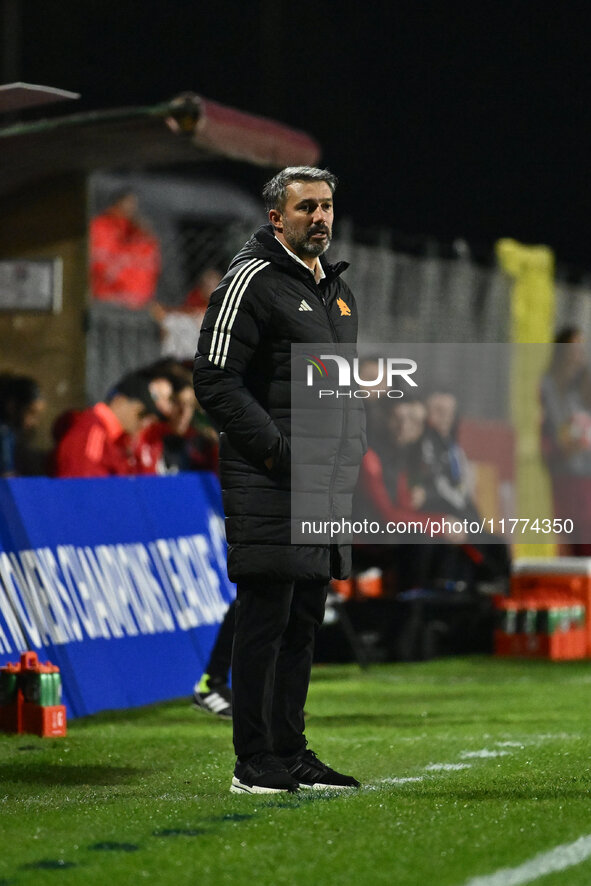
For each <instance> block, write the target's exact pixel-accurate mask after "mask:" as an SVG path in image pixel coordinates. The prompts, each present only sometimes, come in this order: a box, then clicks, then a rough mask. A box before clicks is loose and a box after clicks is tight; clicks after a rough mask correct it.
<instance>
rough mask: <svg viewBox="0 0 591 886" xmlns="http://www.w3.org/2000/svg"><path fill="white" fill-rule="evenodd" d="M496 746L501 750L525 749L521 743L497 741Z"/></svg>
mask: <svg viewBox="0 0 591 886" xmlns="http://www.w3.org/2000/svg"><path fill="white" fill-rule="evenodd" d="M495 744H496V745H497V746H498V747H499V748H523V747H524V745H523V742H521V741H495Z"/></svg>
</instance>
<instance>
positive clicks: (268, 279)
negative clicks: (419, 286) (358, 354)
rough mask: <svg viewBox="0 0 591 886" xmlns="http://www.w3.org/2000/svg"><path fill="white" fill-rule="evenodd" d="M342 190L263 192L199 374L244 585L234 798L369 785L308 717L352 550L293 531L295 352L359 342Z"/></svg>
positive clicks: (236, 652) (236, 657)
mask: <svg viewBox="0 0 591 886" xmlns="http://www.w3.org/2000/svg"><path fill="white" fill-rule="evenodd" d="M336 184H337V180H336V177H335V176H334V175H332V174H331V173H330V172H329V171H328V170H325V169H316V168H314V167H307V166H301V167H288V168H287V169H284V170H282V171H281V172H279V173H278V174H277V175H276V176H274V178H272V179H271V180H270V181H269V182H268V183H267V184H266V185H265V188H264V190H263V197H264V199H265V203H266V207H267V210H268V213H269V222H270V223H269V224H268V225H264V226H263V227H261V228H259V230H258V231H257V232H256V233H255V234H254V236H253V237H252V238H251V239H250V240H249V241H248V243H246V245H245V246H244V247H243V249H242V250H241V251H240V252H239V253H238V255H237V256H236V257H235V258H234V260H233V261H232V263H231V265H230V268H229V270H228V273H227V274H226V276H225V277H224V278H223V280H222V281H221V283H220V285H219V286H218V288H217V289H216V290H215V291H214V293H213V295H212V297H211V300H210V303H209V307H208V309H207V312H206V314H205V318H204V321H203V325H202V330H201V336H200V338H199V347H198V352H197V356H196V361H195V374H194V381H195V391H196V394H197V398H198V400H199V402H200V403H201V404H202V406H203V407H204V409H205V410H206V411H207V412H208V413H209V414H210V416H211V418H212V419H213V421H214V422H215V423H216V424H217V426H218V427H219V429H220V431H221V436H220V475H221V482H222V489H223V498H224V509H225V513H226V532H227V538H228V575H229V577H230V579H231V580H232V581H235V582H236V583H237V604H236V624H235V637H234V647H233V655H232V688H233V702H232V706H233V728H234V748H235V751H236V755H237V758H238V759H237V762H236V768H235V770H234V777H233V779H232V785H231V788H230V790H231V791H233V792H235V793H240V792H246V793H274V792H276V791H294V790H297V789H298V788H299V787H309V788H315V789H320V788H351V787H358V786H359V782H358V781H357V780H356V779H354V778H353V777H351V776H347V775H342V774H340V773H338V772H335V771H334V770H333V769H331V768H330V767H329V766H327V765H326V764H325V763H323V762H322V761H321V760H319V759H318V757H317V756H316V755H315V754H314V752H313V751H312V750H310V749H308V748H307V742H306V738H305V734H304V713H303V712H304V703H305V700H306V695H307V692H308V684H309V681H310V671H311V666H312V658H313V651H314V638H315V634H316V630H317V628H318V626H319V625H320V624H321V623H322V620H323V616H324V604H325V600H326V589H327V584H328V582H329V580H330V578H331V576H332V577H335V578H340V577H345V576H346V575H347V574H348V572H349V569H350V547H349V546H344V545H331V544H315V545H308V544H302V545H299V544H291V525H290V518H291V507H290V505H291V502H290V464H291V461H290V442H289V438H290V425H291V415H290V404H291V399H290V395H291V389H290V384H291V345H292V342H294V343H295V342H298V343H302V342H303V343H305V342H310V343H312V342H332V343H347V344H351V343H354V342H355V341H356V338H357V308H356V306H355V299H354V297H353V295H352V293H351V291H350V290H349V288H348V286H347V284H346V283H344V282H343V280H342V279H341V276H340V275H341V273H342V272H343V271H344V270H345V269H346V268H347V263H346V262H340V263H338V264H336V265H331V264H329V263H328V261H326V259H325V258H324V253H325V252H326V250H327V249H328V246H329V244H330V240H331V236H332V224H333V195H334V191H335V188H336ZM339 425H340V423H339ZM334 436H335V440H333V441H332V442H333V443H335V445H334V447H332V448H331V451H332V452H333V453H334V452H336V451H337V450H338V453H339V464H340V465H341V467H340V468H338V467H336V460H333V462H331V463H329V464H328V465H327V467H328V473H329V474H330V473H331V470H333V475H334V477H335V482H334V483H333V484H332V485H333V486H335V487H338V488H339V490H340V491H343V490H346V491H347V490H349V489H350V490H351V491H352V489H353V487H354V485H355V481H356V477H357V466H358V465H359V463H360V461H361V458H362V454H363V446H362V440H361V429H360V428H356V427H351V425H349V427H348V430H347V434H346V435H345V433H344V430H343V427H341V426H339V428H335V431H334ZM328 448H330V447H328ZM341 456H342V457H341ZM331 488H332V487H331Z"/></svg>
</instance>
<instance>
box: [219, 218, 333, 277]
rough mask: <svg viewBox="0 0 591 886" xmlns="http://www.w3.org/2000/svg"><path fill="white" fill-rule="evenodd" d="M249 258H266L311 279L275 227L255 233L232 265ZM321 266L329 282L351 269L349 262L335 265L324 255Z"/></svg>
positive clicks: (262, 227) (291, 271) (269, 226)
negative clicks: (284, 245) (283, 244)
mask: <svg viewBox="0 0 591 886" xmlns="http://www.w3.org/2000/svg"><path fill="white" fill-rule="evenodd" d="M249 257H255V258H264V259H266V260H267V261H270V262H272V263H273V264H274V265H279V266H280V267H281V268H282V270H285V271H287V272H288V273H289V274H293V275H294V276H296V277H303V278H304V279H307V277H306V274H307V275H308V277H311V274H310V272H309V271H307V269H306V268H303V267H301V266H300V265H299V264H298V263H297V262H295V261H292V259H291V258H290V257H289V255H288V254H287V252H286V251H285V249H284V247H283V246H282V245H281V243H279V241H278V240H277V238H276V237H275V234H274V232H273V225H270V224H267V225H261V227H260V228H259V229H258V231H256V232H255V233H254V235H253V236H252V237H251V239H250V240H249V241H248V243H246V244H245V246H244V247H243V249H242V250H241V251H240V252H239V253H238V255H237V256H236V259H235V260H234V262H232V264H235V263H237V262H238V261H240V262H242V261H244V260H245V259H247V258H249ZM320 264H321V265H322V269H323V271H324V273H325V275H326V279H327V281H330V280H334V279H335V278H336V277H338V276H340V274H342V273H343V271H345V270H346V269H347V268H348V267H349V262H346V261H340V262H336V263H335V264H334V265H333V264H331V263H330V262H329V261H328V260H327V258H326V256H324V255H321V256H320ZM321 282H322V281H321Z"/></svg>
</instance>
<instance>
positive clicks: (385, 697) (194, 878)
mask: <svg viewBox="0 0 591 886" xmlns="http://www.w3.org/2000/svg"><path fill="white" fill-rule="evenodd" d="M307 714H308V720H307V735H308V739H309V743H310V746H311V747H312V748H313V749H314V750H315V751H316V752H317V753H318V755H319V756H320V757H321V758H322V759H325V760H326V761H327V762H328V763H330V764H331V765H333V766H334V767H335V768H342V770H343V771H346V772H350V773H351V774H353V775H355V776H357V777H358V778H359V779H360V780H361V781H362V782H363V788H362V789H361V790H359V791H355V792H347V793H346V795H344V794H338V793H336V792H335V793H319V792H314V793H312V792H309V791H308V792H300V793H299V794H297V795H293V796H289V795H273V796H268V795H267V796H252V795H234V794H230V793H229V790H228V788H229V784H230V778H231V774H232V767H233V754H232V747H231V725H230V724H229V723H227V722H223V721H219V720H217V719H215V718H214V717H212V716H209V715H208V714H205V713H203V712H199V711H195V710H193V709H192V707H191V706H190V704H189V702H188V700H187V699H182V700H177V701H174V702H168V703H165V704H161V705H155V706H151V707H148V708H142V709H136V710H131V711H117V712H112V713H105V714H101V715H98V716H95V717H89V718H86V719H82V720H75V721H72V722H71V723H70V724H69V733H68V736H67V737H66V738H63V739H54V740H49V739H40V738H36V737H32V736H14V735H3V736H0V797H1V800H2V806H1V813H0V814H1V820H0V834H1V837H0V845H1V848H2V851H1V853H0V886H9V884H10V886H12V884H14V886H18V884H33V883H35V884H37V886H45V884H54V883H55V884H60V886H68V884H84V886H91V884H97V886H120V884H134V886H135V884H141V883H144V882H145V883H154V884H158V886H168V884H170V886H180V884H191V886H201V884H203V886H207V884H212V886H213V884H215V886H218V884H248V886H280V884H285V886H300V884H302V886H316V884H318V886H332V884H335V886H337V884H338V886H345V884H353V886H365V884H382V883H383V884H388V886H391V884H393V886H467V884H473V886H514V884H517V883H522V882H535V883H537V882H540V883H541V884H542V886H575V884H576V886H579V884H580V886H588V884H589V883H591V849H589V852H588V853H585V852H584V853H583V855H584V856H585V857H584V858H583V860H580V859H578V858H577V857H574V856H572V854H569V853H570V850H569V849H564V848H562V849H560V850H558V862H557V866H556V865H555V866H554V868H552V865H550V868H548V870H549V871H550V872H548V870H546V867H545V866H546V862H545V861H544V859H545V858H546V856H543V857H542V860H541V861H540V860H539V859H538V861H536V857H538V856H540V854H541V853H548V852H549V851H550V850H553V849H555V847H568V846H570V844H574V843H575V841H579V843H578V844H576V845H577V846H579V847H580V846H586V843H585V841H582V842H581V840H580V838H584V837H588V836H589V835H591V797H590V790H591V763H590V749H589V732H590V728H589V727H590V725H591V667H590V665H589V664H588V663H587V662H572V663H556V664H552V663H549V662H535V661H507V660H494V659H491V658H480V657H475V658H449V659H441V660H438V661H433V662H428V663H417V664H389V665H376V666H373V667H371V668H370V669H369V670H367V671H364V672H361V671H360V670H359V669H358V668H356V667H355V666H353V665H344V666H340V665H339V666H336V665H335V666H332V665H331V666H325V667H316V668H315V669H314V673H313V679H312V686H311V689H310V696H309V699H308V704H307ZM589 843H590V844H591V837H590V838H589ZM587 854H588V855H589V858H587V857H586V855H587ZM532 859H534V862H533V867H530V868H528V867H525V868H524V867H523V865H525V864H526V863H528V862H530V861H531V860H532ZM520 866H521V867H520ZM516 869H517V871H518V872H517V873H515V870H516ZM519 871H521V873H519ZM552 871H553V872H552ZM524 877H525V879H523V878H524ZM528 877H529V879H528Z"/></svg>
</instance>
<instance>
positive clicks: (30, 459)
mask: <svg viewBox="0 0 591 886" xmlns="http://www.w3.org/2000/svg"><path fill="white" fill-rule="evenodd" d="M45 406H46V404H45V399H44V398H43V395H42V394H41V390H40V388H39V385H38V384H37V382H36V381H35V379H34V378H31V377H30V376H28V375H13V374H12V373H10V372H3V373H1V374H0V476H2V477H14V476H17V475H21V476H32V475H38V474H44V473H46V472H47V453H45V452H41V451H40V450H37V449H35V448H34V446H33V439H34V436H35V433H36V431H37V428H38V427H39V423H40V421H41V418H42V416H43V413H44V412H45Z"/></svg>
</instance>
